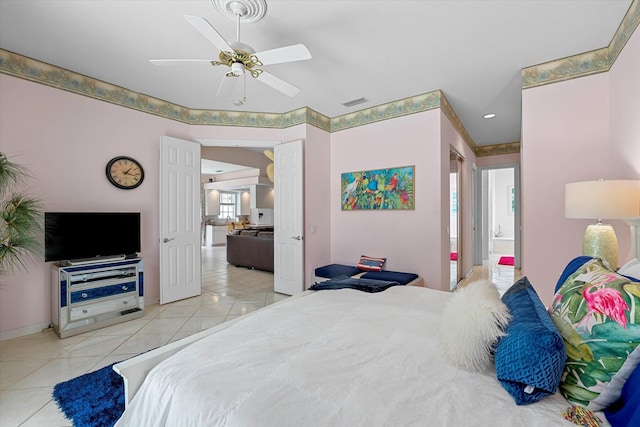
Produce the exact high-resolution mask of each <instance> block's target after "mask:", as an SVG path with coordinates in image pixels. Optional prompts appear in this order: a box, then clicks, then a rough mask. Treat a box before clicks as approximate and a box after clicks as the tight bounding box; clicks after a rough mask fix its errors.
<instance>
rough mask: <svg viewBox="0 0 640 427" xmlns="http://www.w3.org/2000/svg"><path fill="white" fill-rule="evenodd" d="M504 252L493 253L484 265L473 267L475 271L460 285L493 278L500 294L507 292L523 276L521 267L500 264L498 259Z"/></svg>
mask: <svg viewBox="0 0 640 427" xmlns="http://www.w3.org/2000/svg"><path fill="white" fill-rule="evenodd" d="M501 256H502V254H492V255H490V256H489V260H488V261H487V260H485V261H484V263H483V265H482V267H480V266H477V267H474V268H473V273H472V274H471V276H470V277H468V278H467V279H464V280H462V281H461V282H460V283H459V284H458V286H465V285H467V284H469V283H472V282H475V281H477V280H491V281H492V282H493V283H495V285H496V288H498V291H499V292H500V295H502V294H503V293H505V292H506V290H507V289H509V288H510V287H511V285H513V283H514V282H515V281H516V280H518V279H520V278H521V277H522V272H521V271H520V269H519V268H514V267H513V266H508V265H499V264H498V260H499V259H500V257H501Z"/></svg>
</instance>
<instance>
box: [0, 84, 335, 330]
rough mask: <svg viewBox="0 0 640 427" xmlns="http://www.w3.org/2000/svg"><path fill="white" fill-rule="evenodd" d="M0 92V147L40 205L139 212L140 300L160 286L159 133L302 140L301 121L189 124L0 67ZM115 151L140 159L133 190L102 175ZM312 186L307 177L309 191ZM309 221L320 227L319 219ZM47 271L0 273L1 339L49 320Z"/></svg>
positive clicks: (37, 267)
mask: <svg viewBox="0 0 640 427" xmlns="http://www.w3.org/2000/svg"><path fill="white" fill-rule="evenodd" d="M0 94H1V95H2V96H0V141H1V144H2V145H1V146H0V150H1V151H2V152H3V153H5V154H7V155H8V156H9V157H10V158H12V160H14V161H16V162H17V163H19V164H21V165H23V166H25V167H27V168H29V169H30V170H31V172H32V175H33V180H32V182H33V193H34V194H35V195H37V196H40V197H41V198H42V200H43V202H44V205H45V209H46V210H50V211H56V210H57V211H135V212H138V211H139V212H141V214H142V230H141V243H142V251H141V252H140V256H141V257H143V258H144V263H145V300H146V301H147V303H154V302H157V301H158V299H159V293H160V292H159V276H158V275H159V265H158V259H159V252H158V241H159V225H158V224H159V216H158V215H159V213H158V206H159V174H160V171H159V163H160V150H159V139H160V135H163V134H164V135H169V136H173V137H176V138H182V139H187V140H193V139H195V138H220V139H239V140H242V139H252V140H260V139H264V140H270V141H274V140H276V141H283V142H286V141H292V140H295V139H305V136H306V131H307V126H306V125H298V126H293V127H290V128H287V129H262V128H237V127H223V126H189V125H186V124H183V123H179V122H176V121H173V120H168V119H164V118H161V117H157V116H154V115H150V114H146V113H141V112H138V111H136V110H132V109H128V108H123V107H119V106H116V105H113V104H109V103H106V102H101V101H97V100H94V99H91V98H88V97H84V96H81V95H77V94H73V93H70V92H66V91H62V90H58V89H54V88H51V87H48V86H44V85H40V84H36V83H32V82H29V81H26V80H23V79H18V78H15V77H11V76H7V75H4V74H0ZM319 143H320V144H322V143H324V144H325V145H326V148H325V150H327V153H328V143H327V141H322V140H320V141H319ZM309 144H311V145H313V144H314V143H313V141H311V142H309V143H308V144H307V145H309ZM318 151H319V152H322V148H319V149H318ZM117 155H128V156H130V157H133V158H135V159H137V160H139V161H140V162H141V163H142V165H143V167H144V170H145V181H144V182H143V184H142V185H141V186H140V187H138V188H137V189H135V190H128V191H125V190H120V189H117V188H116V187H114V186H112V185H111V184H109V182H108V181H107V178H106V176H105V165H106V163H107V162H108V161H109V160H110V159H111V158H113V157H115V156H117ZM325 157H326V158H327V163H328V155H326V156H325ZM316 187H317V185H316V184H313V183H312V184H311V190H315V189H316ZM305 191H307V189H306V188H305ZM316 222H317V223H318V225H319V226H321V227H322V228H327V227H325V226H324V221H323V219H322V218H319V219H317V220H316ZM327 222H328V220H327ZM96 226H99V225H96ZM306 245H307V242H305V246H306ZM307 252H309V251H307ZM49 270H50V264H49V263H44V261H38V262H36V263H35V264H33V265H30V266H29V271H28V272H15V273H14V274H7V275H4V276H3V277H1V278H0V339H6V338H10V337H12V336H19V335H24V334H27V333H32V332H37V331H39V330H40V329H41V328H44V327H47V326H48V325H49V323H50V320H51V284H50V271H49Z"/></svg>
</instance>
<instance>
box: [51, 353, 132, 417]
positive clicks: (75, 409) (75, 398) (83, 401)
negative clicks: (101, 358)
mask: <svg viewBox="0 0 640 427" xmlns="http://www.w3.org/2000/svg"><path fill="white" fill-rule="evenodd" d="M112 366H113V364H112V365H109V366H105V367H104V368H102V369H98V370H97V371H94V372H90V373H88V374H84V375H81V376H79V377H77V378H73V379H71V380H69V381H65V382H62V383H60V384H57V385H56V386H55V387H54V388H53V398H54V400H55V401H56V403H57V404H58V407H60V410H61V411H62V412H63V413H64V415H65V416H66V417H67V418H68V419H70V420H71V421H73V425H74V426H75V427H107V426H108V427H111V426H113V425H114V424H115V423H116V421H118V419H119V418H120V416H121V415H122V413H123V412H124V383H123V381H122V377H121V376H120V375H118V374H117V373H116V372H115V371H114V370H113V368H112Z"/></svg>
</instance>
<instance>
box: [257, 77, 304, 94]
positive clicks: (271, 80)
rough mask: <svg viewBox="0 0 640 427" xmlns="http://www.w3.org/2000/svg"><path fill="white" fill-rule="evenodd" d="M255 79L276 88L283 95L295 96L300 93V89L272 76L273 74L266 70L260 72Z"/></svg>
mask: <svg viewBox="0 0 640 427" xmlns="http://www.w3.org/2000/svg"><path fill="white" fill-rule="evenodd" d="M257 79H258V80H260V81H261V82H262V83H264V84H267V85H269V86H271V87H272V88H274V89H276V90H279V91H280V92H282V93H284V94H285V95H289V96H296V95H297V94H298V93H300V89H298V88H297V87H295V86H293V85H292V84H289V83H287V82H285V81H284V80H282V79H280V78H278V77H276V76H274V75H273V74H269V73H267V72H266V71H263V72H262V73H260V75H259V76H258V77H257Z"/></svg>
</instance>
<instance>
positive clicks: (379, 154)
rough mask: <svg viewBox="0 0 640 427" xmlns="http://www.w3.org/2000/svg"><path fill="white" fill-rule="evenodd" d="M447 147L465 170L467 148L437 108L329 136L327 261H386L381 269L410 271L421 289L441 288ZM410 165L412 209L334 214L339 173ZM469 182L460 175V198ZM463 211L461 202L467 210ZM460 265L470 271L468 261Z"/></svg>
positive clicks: (445, 274)
mask: <svg viewBox="0 0 640 427" xmlns="http://www.w3.org/2000/svg"><path fill="white" fill-rule="evenodd" d="M443 125H444V126H443ZM450 145H451V146H453V147H454V148H456V149H457V150H458V151H459V152H460V153H461V154H463V155H466V156H468V157H467V158H470V159H471V161H470V162H469V166H468V168H470V167H471V164H472V163H473V160H474V157H473V154H472V153H471V154H468V153H466V151H465V147H466V144H464V141H462V139H461V138H460V136H459V135H458V134H457V132H456V131H455V129H454V128H453V126H451V124H450V123H449V121H448V119H446V117H444V114H443V113H442V112H441V111H440V110H432V111H427V112H423V113H418V114H412V115H410V116H405V117H401V118H397V119H394V120H386V121H382V122H377V123H374V124H371V125H367V126H360V127H356V128H352V129H347V130H344V131H340V132H336V133H333V134H332V135H331V178H330V184H331V188H330V204H331V236H332V238H331V262H335V263H341V264H348V265H353V264H355V263H357V261H358V259H359V258H360V256H361V255H369V256H375V257H386V258H387V264H386V266H385V269H387V270H394V271H408V272H414V273H416V274H418V275H420V276H421V277H423V278H424V280H425V284H426V286H428V287H431V288H435V289H442V290H448V282H449V281H448V278H449V258H448V256H449V235H448V233H447V228H448V226H449V167H448V166H449V146H450ZM410 165H414V166H415V188H414V189H415V210H412V211H393V210H381V211H378V210H373V211H364V210H360V211H342V210H341V204H340V200H341V193H340V191H341V188H340V177H341V174H342V173H345V172H353V171H366V170H372V169H384V168H389V167H397V166H410ZM464 167H465V169H466V168H467V165H466V164H464ZM470 180H471V174H470V173H469V172H466V178H465V183H464V184H463V191H467V192H468V193H467V194H470V187H471V184H470ZM467 181H468V183H467ZM467 205H468V206H467ZM470 206H471V202H470V201H466V200H465V202H464V205H463V208H464V209H466V211H467V212H470ZM468 222H469V221H464V222H463V223H464V227H465V228H469V227H470V226H469V225H468ZM469 240H470V238H469ZM467 244H469V243H467V242H465V246H466V245H467ZM469 245H470V244H469ZM468 250H469V252H468V253H471V252H470V251H471V249H470V246H469V249H468ZM445 258H446V259H445ZM467 262H468V265H469V268H470V266H471V262H472V260H471V259H469V260H468V261H467ZM465 265H466V264H465Z"/></svg>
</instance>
